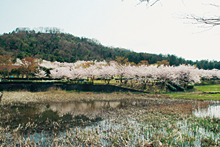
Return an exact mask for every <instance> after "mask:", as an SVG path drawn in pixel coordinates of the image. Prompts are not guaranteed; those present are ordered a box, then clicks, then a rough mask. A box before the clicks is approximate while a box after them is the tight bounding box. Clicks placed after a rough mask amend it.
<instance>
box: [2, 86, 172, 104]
mask: <svg viewBox="0 0 220 147" xmlns="http://www.w3.org/2000/svg"><path fill="white" fill-rule="evenodd" d="M151 98H153V99H155V98H169V96H167V95H153V94H133V93H130V92H128V93H92V92H72V93H69V92H66V91H62V90H61V89H50V90H49V91H46V92H28V91H17V92H4V95H3V97H2V101H1V104H9V103H32V102H36V103H41V102H70V101H93V100H108V101H116V100H122V99H151Z"/></svg>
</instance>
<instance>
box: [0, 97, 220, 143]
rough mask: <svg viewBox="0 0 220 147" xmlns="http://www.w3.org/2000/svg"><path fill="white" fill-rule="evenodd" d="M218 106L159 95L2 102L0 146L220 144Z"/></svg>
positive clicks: (216, 103) (208, 102) (219, 104)
mask: <svg viewBox="0 0 220 147" xmlns="http://www.w3.org/2000/svg"><path fill="white" fill-rule="evenodd" d="M219 108H220V103H219V102H216V101H193V100H174V99H159V98H155V99H135V100H134V99H124V100H118V101H108V100H105V101H77V102H68V103H27V104H20V103H17V104H12V105H2V106H1V116H0V117H1V120H2V121H1V128H0V131H1V134H0V138H1V139H0V145H6V144H7V145H11V146H22V145H36V146H52V145H54V146H187V147H188V146H198V147H199V146H211V145H213V146H214V145H220V126H219V124H220V116H219V113H218V112H220V110H219Z"/></svg>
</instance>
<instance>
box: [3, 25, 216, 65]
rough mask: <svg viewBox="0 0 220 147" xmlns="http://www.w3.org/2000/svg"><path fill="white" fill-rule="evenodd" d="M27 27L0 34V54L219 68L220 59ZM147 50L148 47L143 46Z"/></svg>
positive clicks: (49, 58) (63, 59) (73, 60)
mask: <svg viewBox="0 0 220 147" xmlns="http://www.w3.org/2000/svg"><path fill="white" fill-rule="evenodd" d="M42 30H43V29H42V28H41V30H29V29H27V28H17V29H15V30H14V31H12V32H11V33H8V34H7V33H4V34H3V35H0V55H3V54H10V55H12V56H13V57H16V58H20V59H23V58H24V57H27V56H30V57H35V58H41V59H45V60H49V61H59V62H75V61H77V60H86V61H88V60H97V61H101V60H106V61H107V62H108V61H111V60H116V56H119V57H125V58H128V61H129V62H134V63H136V64H137V63H139V62H140V61H141V60H147V61H148V63H149V64H154V63H156V62H157V61H162V60H167V61H168V62H169V63H170V65H176V66H178V65H180V64H191V65H196V66H197V67H198V68H203V69H213V68H216V69H220V62H217V61H207V60H201V61H196V62H193V61H191V60H185V59H183V58H179V57H177V56H175V55H169V54H168V55H162V54H159V55H156V54H149V53H136V52H133V51H130V50H128V49H124V48H114V47H106V46H103V45H102V44H101V43H99V42H98V41H97V40H96V39H89V38H84V37H81V38H80V37H76V36H73V35H71V34H66V33H62V32H60V30H59V29H57V28H46V29H44V31H42ZM146 50H147V49H146Z"/></svg>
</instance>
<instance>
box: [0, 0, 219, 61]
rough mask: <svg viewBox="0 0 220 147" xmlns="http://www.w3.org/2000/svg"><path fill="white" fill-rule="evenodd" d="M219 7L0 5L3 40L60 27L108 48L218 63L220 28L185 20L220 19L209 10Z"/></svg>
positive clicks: (6, 1)
mask: <svg viewBox="0 0 220 147" xmlns="http://www.w3.org/2000/svg"><path fill="white" fill-rule="evenodd" d="M213 1H214V0H213ZM215 1H216V2H218V3H216V2H215V3H214V2H212V0H193V1H192V0H161V2H159V3H157V4H155V5H154V6H153V7H148V6H146V3H142V4H139V5H138V3H139V2H138V0H123V1H122V0H0V34H3V33H9V32H12V31H13V30H15V29H16V28H17V27H29V28H30V29H34V28H38V27H57V28H60V29H61V30H62V31H63V32H66V33H70V34H72V35H74V36H79V37H87V38H91V39H92V38H95V39H97V40H98V41H99V42H100V43H102V44H103V45H105V46H113V47H121V48H126V49H130V50H132V51H135V52H146V53H155V54H160V53H162V54H164V55H166V54H174V55H176V56H178V57H183V58H185V59H189V60H194V61H195V60H202V59H208V60H217V61H220V47H219V42H220V26H216V27H214V28H212V29H210V27H208V26H204V25H196V24H192V22H191V21H190V20H186V19H182V16H184V15H186V14H196V15H200V16H212V15H216V16H220V7H214V6H211V5H209V4H220V2H219V0H215Z"/></svg>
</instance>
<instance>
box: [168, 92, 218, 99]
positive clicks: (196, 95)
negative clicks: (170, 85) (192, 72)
mask: <svg viewBox="0 0 220 147" xmlns="http://www.w3.org/2000/svg"><path fill="white" fill-rule="evenodd" d="M166 95H169V96H170V97H171V98H176V99H195V100H220V94H203V93H168V94H166Z"/></svg>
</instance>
